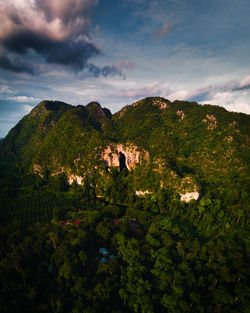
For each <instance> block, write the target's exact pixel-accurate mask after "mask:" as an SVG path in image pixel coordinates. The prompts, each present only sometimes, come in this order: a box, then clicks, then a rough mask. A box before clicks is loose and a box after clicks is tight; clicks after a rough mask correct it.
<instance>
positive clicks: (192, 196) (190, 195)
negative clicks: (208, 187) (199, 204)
mask: <svg viewBox="0 0 250 313" xmlns="http://www.w3.org/2000/svg"><path fill="white" fill-rule="evenodd" d="M180 196H181V201H185V202H189V201H191V200H198V198H199V196H200V195H199V192H197V191H195V192H187V193H185V194H180Z"/></svg>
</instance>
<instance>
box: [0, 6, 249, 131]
mask: <svg viewBox="0 0 250 313" xmlns="http://www.w3.org/2000/svg"><path fill="white" fill-rule="evenodd" d="M249 16H250V3H249V1H247V0H237V1H235V0H211V1H210V2H209V3H208V2H207V1H205V0H201V1H196V0H120V1H115V0H112V1H110V0H99V1H98V0H53V1H50V0H10V1H6V0H0V18H1V29H0V112H1V117H0V121H1V123H0V125H1V127H0V137H4V136H5V135H6V134H7V133H8V131H9V130H10V129H11V128H12V127H13V126H14V125H15V124H16V123H17V122H18V120H19V119H20V118H22V117H23V116H24V115H25V114H27V113H29V111H30V110H31V109H32V108H33V107H34V106H35V105H37V104H38V103H39V102H40V101H42V100H44V99H49V100H60V101H64V102H67V103H70V104H73V105H77V104H83V105H85V104H87V103H88V102H90V101H98V102H99V103H100V104H101V105H102V106H105V107H107V108H109V109H110V110H111V112H112V113H114V112H116V111H118V110H120V109H121V108H122V107H123V106H124V105H127V104H131V103H133V102H135V101H137V100H139V99H141V98H144V97H148V96H162V97H165V98H167V99H169V100H171V101H173V100H177V99H178V100H188V101H197V102H198V103H200V104H205V103H209V104H212V105H220V106H223V107H224V108H226V109H227V110H229V111H235V112H243V113H247V114H250V60H249V58H250V57H249V56H250V42H249V35H250V20H249Z"/></svg>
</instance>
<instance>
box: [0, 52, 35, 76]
mask: <svg viewBox="0 0 250 313" xmlns="http://www.w3.org/2000/svg"><path fill="white" fill-rule="evenodd" d="M0 68H2V69H3V70H7V71H13V72H16V73H22V72H25V73H28V74H32V75H33V74H34V73H35V68H34V67H33V66H32V65H30V64H28V63H25V62H21V61H19V60H18V59H16V60H15V61H14V62H13V61H11V60H10V59H9V58H8V56H7V55H0Z"/></svg>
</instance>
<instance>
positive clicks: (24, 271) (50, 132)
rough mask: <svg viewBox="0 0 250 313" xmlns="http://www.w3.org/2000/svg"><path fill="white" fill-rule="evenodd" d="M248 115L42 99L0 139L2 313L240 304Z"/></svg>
mask: <svg viewBox="0 0 250 313" xmlns="http://www.w3.org/2000/svg"><path fill="white" fill-rule="evenodd" d="M249 119H250V116H249V115H246V114H242V113H233V112H227V111H226V110H225V109H223V108H221V107H216V106H211V105H204V106H201V105H199V104H197V103H195V102H183V101H174V102H170V101H169V100H167V99H164V98H160V97H153V98H145V99H142V100H140V101H137V102H135V103H133V104H131V105H127V106H125V107H124V108H123V109H121V110H120V111H119V112H117V113H115V114H114V115H112V114H111V112H110V111H109V110H108V109H106V108H102V107H101V105H100V104H99V103H97V102H91V103H89V104H87V105H85V106H83V105H78V106H72V105H69V104H66V103H63V102H58V101H43V102H41V103H40V104H38V105H37V106H36V107H35V108H34V109H33V110H32V111H31V112H30V114H28V115H26V116H25V117H24V118H23V119H22V120H21V121H20V122H19V123H18V124H17V125H16V126H15V127H14V128H13V129H12V130H11V131H10V132H9V134H8V135H7V136H6V138H4V139H3V140H2V141H1V142H0V226H1V227H0V260H1V261H0V278H1V279H0V294H1V297H0V312H5V313H12V312H27V313H31V312H38V313H44V312H52V313H69V312H70V313H76V312H85V313H103V312H104V313H105V312H112V313H138V312H150V313H154V312H157V313H165V312H174V313H177V312H178V313H187V312H195V313H196V312H204V313H214V312H218V313H228V312H235V313H238V312H242V313H248V312H249V303H250V302H249V294H250V288H249V275H250V272H249V266H248V264H249V256H250V245H249V242H250V241H249V238H250V237H249V224H248V221H249V215H250V211H249V201H250V197H249V190H250V188H249V183H250V181H249V155H250V154H249V125H250V123H249V122H250V120H249Z"/></svg>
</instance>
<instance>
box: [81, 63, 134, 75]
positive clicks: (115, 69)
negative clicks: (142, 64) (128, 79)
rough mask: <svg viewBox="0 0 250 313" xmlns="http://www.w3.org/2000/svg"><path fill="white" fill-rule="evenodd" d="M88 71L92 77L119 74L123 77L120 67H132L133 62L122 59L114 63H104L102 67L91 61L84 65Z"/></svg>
mask: <svg viewBox="0 0 250 313" xmlns="http://www.w3.org/2000/svg"><path fill="white" fill-rule="evenodd" d="M86 67H87V69H88V71H89V72H90V73H91V74H92V75H93V76H94V77H100V76H104V77H108V76H120V77H122V78H124V79H125V75H124V74H123V72H122V69H124V68H125V69H130V70H131V69H133V68H134V67H135V63H133V62H131V61H123V62H119V63H117V64H115V65H105V66H103V67H100V66H97V65H95V64H92V63H88V64H87V65H86Z"/></svg>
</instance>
